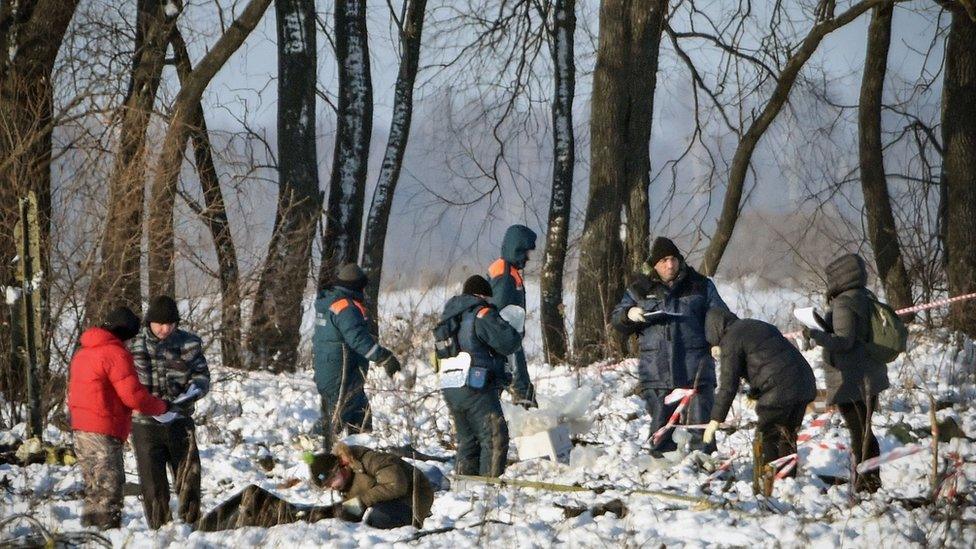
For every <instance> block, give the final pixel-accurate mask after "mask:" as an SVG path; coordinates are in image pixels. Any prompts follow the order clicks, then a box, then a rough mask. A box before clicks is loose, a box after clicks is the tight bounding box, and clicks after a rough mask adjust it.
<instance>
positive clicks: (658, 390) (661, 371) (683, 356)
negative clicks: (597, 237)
mask: <svg viewBox="0 0 976 549" xmlns="http://www.w3.org/2000/svg"><path fill="white" fill-rule="evenodd" d="M646 271H647V273H648V274H640V275H638V276H637V279H636V280H635V281H634V283H633V284H631V285H630V287H628V288H627V291H626V292H625V293H624V296H623V298H621V300H620V303H618V304H617V306H616V307H615V308H614V309H613V313H612V316H611V321H612V323H613V326H614V328H616V329H617V330H618V331H619V332H622V333H624V334H626V335H631V334H636V335H637V338H638V346H639V347H640V363H639V364H638V366H637V374H638V377H639V378H640V384H641V396H642V397H643V398H644V402H645V403H646V407H647V411H648V413H650V414H651V416H652V419H651V432H652V433H653V432H655V431H657V430H658V429H660V428H661V427H663V426H664V425H665V424H666V423H667V422H668V418H669V417H670V416H671V414H672V413H673V412H674V410H675V408H676V407H677V406H678V403H674V404H665V403H664V399H665V397H666V396H667V395H668V394H669V393H671V391H672V390H673V389H676V388H685V389H690V388H694V389H695V390H696V391H697V394H696V395H695V397H694V398H692V399H691V403H690V405H689V406H688V408H687V409H686V411H685V414H686V416H687V417H686V420H687V421H688V422H690V423H703V422H704V421H705V420H706V419H707V418H708V417H709V415H710V414H711V413H712V403H713V402H714V400H715V396H714V392H715V363H714V361H713V360H712V357H711V355H710V354H709V352H708V343H707V342H706V341H705V313H706V312H707V311H708V309H709V308H712V307H718V308H721V309H728V307H726V305H725V302H723V301H722V298H721V297H719V295H718V290H716V289H715V284H714V283H713V282H712V281H711V279H709V278H707V277H705V276H703V275H701V274H698V272H696V271H695V270H694V269H693V268H692V267H691V266H690V265H688V264H687V263H686V262H685V260H684V257H683V256H682V255H681V252H680V251H678V247H677V246H675V245H674V242H671V240H669V239H667V238H664V237H658V238H656V239H654V244H653V246H651V255H650V257H649V258H648V261H647V264H646ZM694 436H695V437H697V435H694ZM676 447H677V445H676V444H675V442H674V441H673V440H672V438H671V437H663V438H662V439H661V440H660V441H659V442H658V444H656V445H654V447H653V448H652V451H654V452H667V451H671V450H674V449H676ZM705 450H706V451H711V450H714V445H713V444H707V445H705Z"/></svg>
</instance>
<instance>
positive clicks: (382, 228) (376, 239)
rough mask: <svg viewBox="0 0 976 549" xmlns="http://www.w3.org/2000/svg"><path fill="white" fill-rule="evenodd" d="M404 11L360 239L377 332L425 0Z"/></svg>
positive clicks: (411, 3) (410, 4)
mask: <svg viewBox="0 0 976 549" xmlns="http://www.w3.org/2000/svg"><path fill="white" fill-rule="evenodd" d="M406 3H407V5H406V8H405V10H404V12H405V15H404V18H403V22H402V23H401V28H400V69H399V71H398V72H397V81H396V88H395V90H394V95H393V120H392V121H391V122H390V136H389V139H388V140H387V142H386V152H385V153H384V154H383V164H382V165H381V166H380V175H379V178H378V180H377V182H376V190H375V191H373V201H372V204H371V205H370V207H369V215H368V216H367V218H366V234H365V235H364V237H363V238H364V242H363V265H362V266H363V269H364V270H365V271H366V273H367V274H368V275H369V285H368V286H367V287H366V296H367V297H368V298H369V299H368V300H367V303H368V306H369V308H370V312H371V313H372V314H371V315H370V318H371V320H372V322H373V323H374V329H376V331H377V332H378V331H379V330H378V325H377V324H375V323H376V321H377V318H378V316H377V314H376V307H377V304H378V303H379V293H380V277H381V276H382V273H383V253H384V251H385V248H386V229H387V226H388V224H389V221H390V210H391V209H392V207H393V196H394V193H395V191H396V186H397V182H398V181H399V180H400V168H401V167H402V166H403V155H404V153H405V152H406V150H407V140H408V139H409V137H410V121H411V119H412V117H413V87H414V82H415V81H416V80H417V66H418V64H419V63H420V41H421V40H420V37H421V35H422V33H423V29H424V11H425V10H426V8H427V0H406Z"/></svg>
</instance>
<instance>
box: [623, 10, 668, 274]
mask: <svg viewBox="0 0 976 549" xmlns="http://www.w3.org/2000/svg"><path fill="white" fill-rule="evenodd" d="M630 9H631V17H630V24H631V26H632V31H631V32H632V33H633V36H632V38H631V40H632V44H633V45H632V48H631V52H630V59H631V61H630V62H631V67H632V68H631V71H632V77H631V90H630V102H631V105H630V115H629V119H628V123H627V130H626V131H627V145H628V147H629V151H628V152H627V165H626V167H625V170H626V171H625V176H624V177H625V179H624V185H626V187H625V188H626V189H627V191H626V192H627V210H626V211H627V240H626V242H625V244H624V246H625V248H626V251H625V253H626V260H625V263H624V268H625V269H626V270H627V271H628V272H630V273H635V272H640V270H641V266H642V265H643V264H644V262H645V261H647V256H648V254H649V253H650V242H649V240H650V232H651V222H650V215H651V212H650V204H649V201H650V199H649V187H650V184H651V175H650V171H651V153H650V142H651V123H652V121H653V117H654V92H655V90H656V89H657V66H658V55H659V52H660V48H661V32H662V31H663V28H664V19H665V16H666V14H667V10H668V2H667V0H640V1H637V0H634V1H633V3H632V4H631V8H630Z"/></svg>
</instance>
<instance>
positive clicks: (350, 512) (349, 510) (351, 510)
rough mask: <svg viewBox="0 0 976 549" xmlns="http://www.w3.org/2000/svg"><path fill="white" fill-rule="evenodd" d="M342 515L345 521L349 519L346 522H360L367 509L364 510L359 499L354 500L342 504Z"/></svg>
mask: <svg viewBox="0 0 976 549" xmlns="http://www.w3.org/2000/svg"><path fill="white" fill-rule="evenodd" d="M342 513H343V515H344V516H343V518H344V519H346V517H349V518H348V519H346V520H350V519H351V520H354V521H358V520H360V519H361V518H363V514H365V513H366V509H363V502H361V501H359V498H352V499H347V500H346V501H343V502H342Z"/></svg>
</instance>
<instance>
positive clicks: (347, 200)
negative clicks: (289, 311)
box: [318, 0, 373, 289]
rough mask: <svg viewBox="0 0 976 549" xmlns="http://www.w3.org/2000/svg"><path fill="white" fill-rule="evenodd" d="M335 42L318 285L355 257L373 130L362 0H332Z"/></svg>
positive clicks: (364, 0) (357, 255) (322, 283)
mask: <svg viewBox="0 0 976 549" xmlns="http://www.w3.org/2000/svg"><path fill="white" fill-rule="evenodd" d="M335 46H336V48H335V49H336V60H337V62H338V64H339V105H338V112H337V113H336V116H337V122H336V140H335V152H334V154H333V157H332V177H331V179H330V181H329V200H328V206H327V207H326V212H325V228H324V231H323V234H322V262H321V264H320V265H319V277H318V280H319V282H318V287H319V288H320V289H321V288H323V287H325V286H326V285H327V284H328V282H329V280H330V279H331V278H332V276H334V274H335V271H336V269H337V268H338V267H339V266H340V265H342V264H343V263H348V262H354V261H356V260H357V259H358V258H359V243H360V236H361V232H362V226H363V200H364V195H365V193H366V170H367V168H368V165H369V142H370V137H371V135H372V131H373V85H372V79H371V76H370V69H369V40H368V33H367V30H366V0H337V1H336V5H335Z"/></svg>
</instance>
